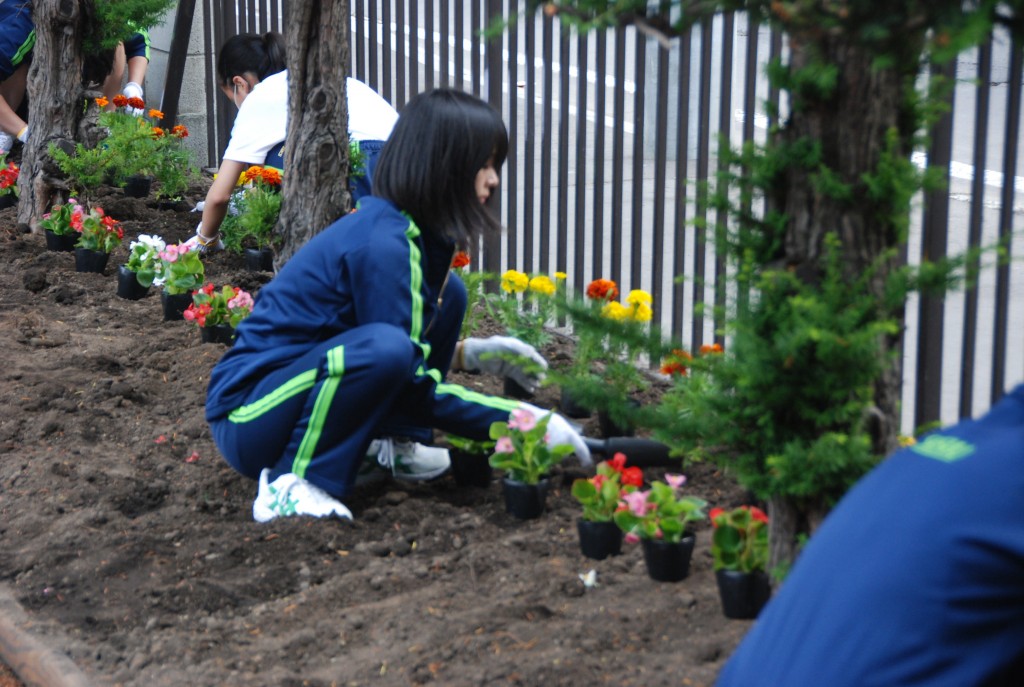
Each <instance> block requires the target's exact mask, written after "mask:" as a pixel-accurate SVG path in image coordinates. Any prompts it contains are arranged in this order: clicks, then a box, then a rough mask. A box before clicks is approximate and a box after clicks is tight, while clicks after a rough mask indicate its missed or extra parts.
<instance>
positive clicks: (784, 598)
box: [717, 385, 1024, 687]
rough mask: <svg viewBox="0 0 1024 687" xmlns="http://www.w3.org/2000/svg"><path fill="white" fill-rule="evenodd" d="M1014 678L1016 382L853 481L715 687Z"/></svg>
mask: <svg viewBox="0 0 1024 687" xmlns="http://www.w3.org/2000/svg"><path fill="white" fill-rule="evenodd" d="M750 685H757V686H758V687H811V686H815V687H816V686H818V685H822V686H824V685H827V686H828V687H870V686H872V685H879V686H883V685H884V686H889V685H901V686H904V687H906V686H910V685H921V686H924V685H927V686H929V687H938V686H940V685H948V686H949V687H968V686H971V687H978V686H985V687H1019V686H1020V685H1024V385H1020V386H1018V387H1017V388H1016V389H1014V390H1013V391H1012V392H1011V393H1010V394H1008V395H1007V396H1005V397H1004V398H1003V399H1002V400H1001V401H1000V402H999V403H997V404H996V405H995V406H994V407H993V408H992V409H991V410H990V411H989V412H988V413H987V414H986V415H985V416H983V417H981V418H980V419H978V420H967V421H963V422H961V423H959V424H958V425H956V426H954V427H952V428H949V429H946V430H943V431H939V432H935V433H933V434H929V435H927V436H926V437H924V438H923V440H922V441H920V442H919V443H917V444H916V445H914V446H912V447H909V448H906V449H903V450H901V451H899V452H897V453H896V454H894V455H893V456H891V457H890V458H888V459H887V460H886V461H884V462H883V463H881V464H880V465H879V466H878V467H876V468H875V469H874V470H873V471H872V472H871V473H869V474H868V475H866V476H865V477H864V478H863V479H862V480H861V481H860V482H859V483H857V484H856V485H855V486H854V487H853V488H852V489H851V490H850V492H849V493H848V494H847V495H846V496H845V497H844V498H843V499H842V500H841V501H840V503H839V504H838V505H837V506H836V508H835V509H834V510H833V511H832V512H831V513H830V514H829V516H828V517H827V518H826V519H825V521H824V522H823V523H822V525H821V527H820V529H819V530H818V532H816V533H815V534H814V535H813V536H812V537H811V539H810V541H809V543H808V545H807V547H806V549H805V550H804V551H803V553H801V554H800V557H799V558H798V559H797V561H796V564H795V565H794V567H793V570H792V572H791V573H790V574H789V576H788V577H787V578H786V579H785V581H784V582H783V583H782V587H781V589H780V591H779V593H778V595H777V596H776V597H775V598H774V599H773V600H772V601H771V602H769V604H768V606H766V607H765V609H764V611H762V613H761V616H760V618H759V619H758V620H757V622H756V623H755V624H754V626H753V628H752V629H751V630H750V632H749V633H748V634H747V636H746V637H745V638H744V639H743V641H742V642H741V643H740V646H739V648H738V649H737V650H736V652H735V653H734V654H733V656H732V657H731V658H730V659H729V661H728V662H727V664H726V666H725V668H724V669H723V670H722V672H721V674H720V676H719V679H718V682H717V687H749V686H750Z"/></svg>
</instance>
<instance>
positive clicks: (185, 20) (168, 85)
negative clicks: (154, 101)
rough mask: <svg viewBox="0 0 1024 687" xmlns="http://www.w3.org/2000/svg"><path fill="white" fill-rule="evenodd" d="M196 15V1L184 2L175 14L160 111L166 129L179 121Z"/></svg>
mask: <svg viewBox="0 0 1024 687" xmlns="http://www.w3.org/2000/svg"><path fill="white" fill-rule="evenodd" d="M195 13H196V0H182V1H181V2H180V3H178V9H177V11H175V13H174V32H173V34H172V36H173V37H172V38H171V49H170V52H169V54H168V56H167V70H166V72H165V74H164V95H163V98H162V99H161V101H160V110H161V111H162V112H163V113H164V127H165V128H167V129H170V128H171V127H173V126H174V125H175V123H176V122H177V119H178V100H179V99H180V98H181V80H182V77H183V76H184V73H185V60H186V58H187V57H188V43H189V39H191V37H192V19H193V18H194V17H195Z"/></svg>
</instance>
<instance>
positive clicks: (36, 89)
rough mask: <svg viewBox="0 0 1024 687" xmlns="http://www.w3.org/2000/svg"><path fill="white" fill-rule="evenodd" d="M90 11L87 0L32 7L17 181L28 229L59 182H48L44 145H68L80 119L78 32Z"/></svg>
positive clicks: (48, 1) (40, 0) (46, 1)
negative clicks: (24, 140) (26, 130)
mask: <svg viewBox="0 0 1024 687" xmlns="http://www.w3.org/2000/svg"><path fill="white" fill-rule="evenodd" d="M92 15H93V2H92V0H36V2H35V4H34V6H33V11H32V19H33V21H34V23H35V27H36V45H35V49H34V51H33V57H32V66H31V67H30V68H29V73H28V86H27V92H28V102H29V106H28V121H29V124H30V125H31V127H32V129H31V136H30V137H29V140H28V144H27V145H26V146H25V149H24V153H23V154H22V160H21V177H20V179H19V182H18V184H19V186H18V191H19V193H20V194H21V202H20V203H19V205H18V224H19V225H20V226H21V227H23V228H26V227H29V228H31V229H32V230H33V231H39V229H38V226H37V223H38V220H39V218H40V217H41V216H42V215H43V213H45V212H47V211H48V210H49V208H50V205H51V204H52V203H53V200H54V198H53V195H54V192H55V188H58V187H61V186H62V185H61V184H59V183H58V184H57V185H56V186H55V184H54V178H53V172H54V171H55V169H54V167H53V163H52V162H51V160H50V156H49V154H48V153H47V150H48V148H49V145H50V143H56V144H57V145H64V146H66V145H69V144H70V145H73V144H74V140H75V134H76V133H77V131H78V123H79V120H80V119H81V118H82V107H81V100H82V97H83V89H82V37H83V35H84V31H85V29H84V27H85V26H86V25H87V24H88V21H87V20H88V19H90V18H91V17H92Z"/></svg>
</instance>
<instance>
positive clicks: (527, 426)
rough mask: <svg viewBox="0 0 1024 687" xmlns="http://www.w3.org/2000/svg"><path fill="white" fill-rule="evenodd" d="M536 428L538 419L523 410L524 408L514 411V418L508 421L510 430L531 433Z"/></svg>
mask: <svg viewBox="0 0 1024 687" xmlns="http://www.w3.org/2000/svg"><path fill="white" fill-rule="evenodd" d="M536 426H537V418H535V417H534V416H533V413H531V412H530V411H529V410H523V409H522V408H516V409H515V410H513V411H512V416H511V418H510V419H509V421H508V428H509V429H518V430H519V431H521V432H529V431H530V430H531V429H533V428H534V427H536Z"/></svg>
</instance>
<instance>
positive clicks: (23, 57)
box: [0, 0, 36, 155]
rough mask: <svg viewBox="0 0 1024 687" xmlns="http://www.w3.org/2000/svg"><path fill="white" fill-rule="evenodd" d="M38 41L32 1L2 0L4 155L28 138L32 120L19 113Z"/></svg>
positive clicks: (0, 138) (0, 147) (0, 123)
mask: <svg viewBox="0 0 1024 687" xmlns="http://www.w3.org/2000/svg"><path fill="white" fill-rule="evenodd" d="M35 44H36V31H35V25H34V24H33V23H32V3H31V2H22V1H21V0H7V1H6V2H0V155H3V154H6V153H8V152H10V150H11V147H12V146H13V145H14V140H15V139H17V140H19V141H21V142H22V143H24V142H25V141H26V140H27V139H28V122H26V121H25V120H24V119H22V118H21V117H20V116H19V115H18V112H17V110H18V108H19V107H21V103H22V101H23V100H24V98H25V85H26V79H27V76H28V67H29V62H30V58H31V54H32V49H33V48H34V47H35Z"/></svg>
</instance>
